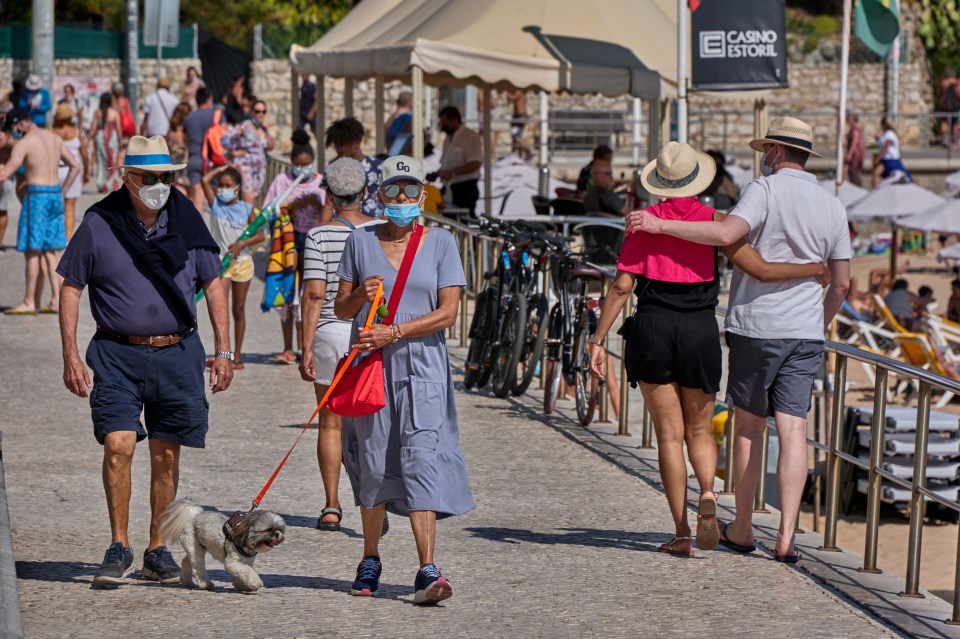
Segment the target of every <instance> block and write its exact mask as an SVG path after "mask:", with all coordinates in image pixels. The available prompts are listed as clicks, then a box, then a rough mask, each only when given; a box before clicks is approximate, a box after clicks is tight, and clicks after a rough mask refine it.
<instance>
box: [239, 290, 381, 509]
mask: <svg viewBox="0 0 960 639" xmlns="http://www.w3.org/2000/svg"><path fill="white" fill-rule="evenodd" d="M382 303H383V285H382V284H377V294H376V296H375V297H374V299H373V304H372V305H371V306H370V313H369V314H368V315H367V323H366V324H365V325H364V327H363V330H365V331H367V330H370V326H372V325H373V318H374V317H376V315H377V309H378V308H380V305H381V304H382ZM359 350H360V349H358V348H356V347H354V348H352V349H351V350H350V354H349V355H348V356H347V359H346V361H345V362H344V363H343V366H341V367H340V370H338V371H337V374H336V375H335V376H334V378H333V381H332V382H331V383H330V387H329V388H327V392H326V393H324V395H323V399H321V400H320V403H319V404H317V407H316V408H315V409H314V411H313V414H312V415H310V419H308V420H307V423H306V424H304V425H303V429H301V431H300V434H299V435H298V436H297V439H296V441H295V442H293V446H291V447H290V450H288V451H287V454H286V455H284V456H283V459H281V460H280V464H279V465H278V466H277V469H276V470H274V471H273V474H272V475H270V479H268V480H267V483H266V484H264V485H263V490H261V491H260V494H259V495H257V498H256V499H254V500H253V506H252V507H251V508H250V510H251V511H253V510H254V509H255V508H257V507H258V506H259V505H260V500H262V499H263V496H264V495H266V494H267V491H268V490H270V486H271V485H272V484H273V480H274V479H276V478H277V475H278V474H280V469H281V468H283V465H284V464H286V463H287V459H289V457H290V453H292V452H293V449H294V448H296V447H297V444H298V443H300V438H301V437H303V434H304V433H305V432H307V429H308V428H310V424H312V423H313V419H314V417H316V416H317V414H318V413H319V412H320V409H322V408H323V407H324V405H326V403H327V400H328V399H329V398H330V393H332V392H333V389H334V388H336V386H337V384H338V383H339V382H340V379H341V378H342V377H343V374H344V373H345V372H346V371H347V369H348V368H349V367H350V364H351V363H352V362H353V360H354V358H355V357H356V356H357V353H358V352H359Z"/></svg>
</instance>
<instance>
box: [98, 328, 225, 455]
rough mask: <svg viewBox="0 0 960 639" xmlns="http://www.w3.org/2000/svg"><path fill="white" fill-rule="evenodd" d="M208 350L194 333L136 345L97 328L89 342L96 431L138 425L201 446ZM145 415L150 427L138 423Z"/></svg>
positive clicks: (142, 432) (155, 435) (102, 433)
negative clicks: (166, 342) (156, 343)
mask: <svg viewBox="0 0 960 639" xmlns="http://www.w3.org/2000/svg"><path fill="white" fill-rule="evenodd" d="M205 357H206V356H205V353H204V350H203V344H201V343H200V336H199V335H197V333H196V332H193V333H190V334H189V335H188V336H186V337H185V338H183V340H182V341H180V342H179V343H177V344H174V345H173V346H163V347H160V346H137V345H135V344H130V343H128V342H126V341H123V340H122V339H120V338H117V337H115V336H112V335H110V334H108V333H105V332H103V331H97V333H96V334H95V335H94V336H93V339H92V340H90V345H89V346H88V347H87V365H88V366H89V367H90V368H91V370H93V390H92V391H91V392H90V409H91V412H92V413H93V434H94V436H95V437H96V438H97V442H99V443H100V444H101V445H103V441H104V439H105V438H106V436H107V434H108V433H113V432H117V431H135V432H136V433H137V441H142V440H143V439H144V438H145V437H147V436H148V435H149V436H150V438H151V439H160V440H163V441H165V442H170V443H173V444H180V445H182V446H190V447H191V448H203V447H204V440H205V437H206V434H207V412H208V407H209V404H208V403H207V395H206V387H205V385H204V361H205ZM141 413H142V414H143V416H144V422H145V423H146V429H144V427H143V424H141V423H140V414H141Z"/></svg>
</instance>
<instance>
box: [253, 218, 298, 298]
mask: <svg viewBox="0 0 960 639" xmlns="http://www.w3.org/2000/svg"><path fill="white" fill-rule="evenodd" d="M270 229H271V230H270V257H269V258H268V259H267V277H266V279H265V281H264V288H263V303H262V304H260V309H261V310H262V311H263V312H264V313H266V312H267V311H269V310H270V309H272V308H281V307H284V306H286V305H288V304H292V303H293V297H294V293H295V291H296V287H297V249H296V246H295V245H294V240H293V221H292V220H291V219H290V214H289V212H288V211H287V209H286V208H281V209H280V213H279V214H277V216H276V217H275V218H274V219H273V221H272V222H271V224H270Z"/></svg>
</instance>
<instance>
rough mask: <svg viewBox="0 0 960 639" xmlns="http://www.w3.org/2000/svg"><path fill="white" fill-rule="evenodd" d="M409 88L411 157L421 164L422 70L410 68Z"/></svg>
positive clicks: (414, 67)
mask: <svg viewBox="0 0 960 639" xmlns="http://www.w3.org/2000/svg"><path fill="white" fill-rule="evenodd" d="M410 86H411V87H412V88H413V157H415V158H416V159H417V160H419V161H420V162H423V69H421V68H420V67H418V66H413V67H411V68H410Z"/></svg>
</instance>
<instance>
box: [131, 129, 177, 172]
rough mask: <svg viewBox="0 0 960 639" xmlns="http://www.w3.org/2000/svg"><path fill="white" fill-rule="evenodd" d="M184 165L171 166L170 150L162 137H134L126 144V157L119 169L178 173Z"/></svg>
mask: <svg viewBox="0 0 960 639" xmlns="http://www.w3.org/2000/svg"><path fill="white" fill-rule="evenodd" d="M185 166H187V165H186V164H171V163H170V150H169V149H167V141H166V140H164V139H163V136H162V135H155V136H153V137H152V138H145V137H143V136H142V135H135V136H133V137H132V138H130V142H128V143H127V155H126V157H125V158H124V162H123V164H121V165H120V166H119V167H118V168H121V169H140V170H141V171H160V172H162V171H179V170H180V169H182V168H184V167H185Z"/></svg>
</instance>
